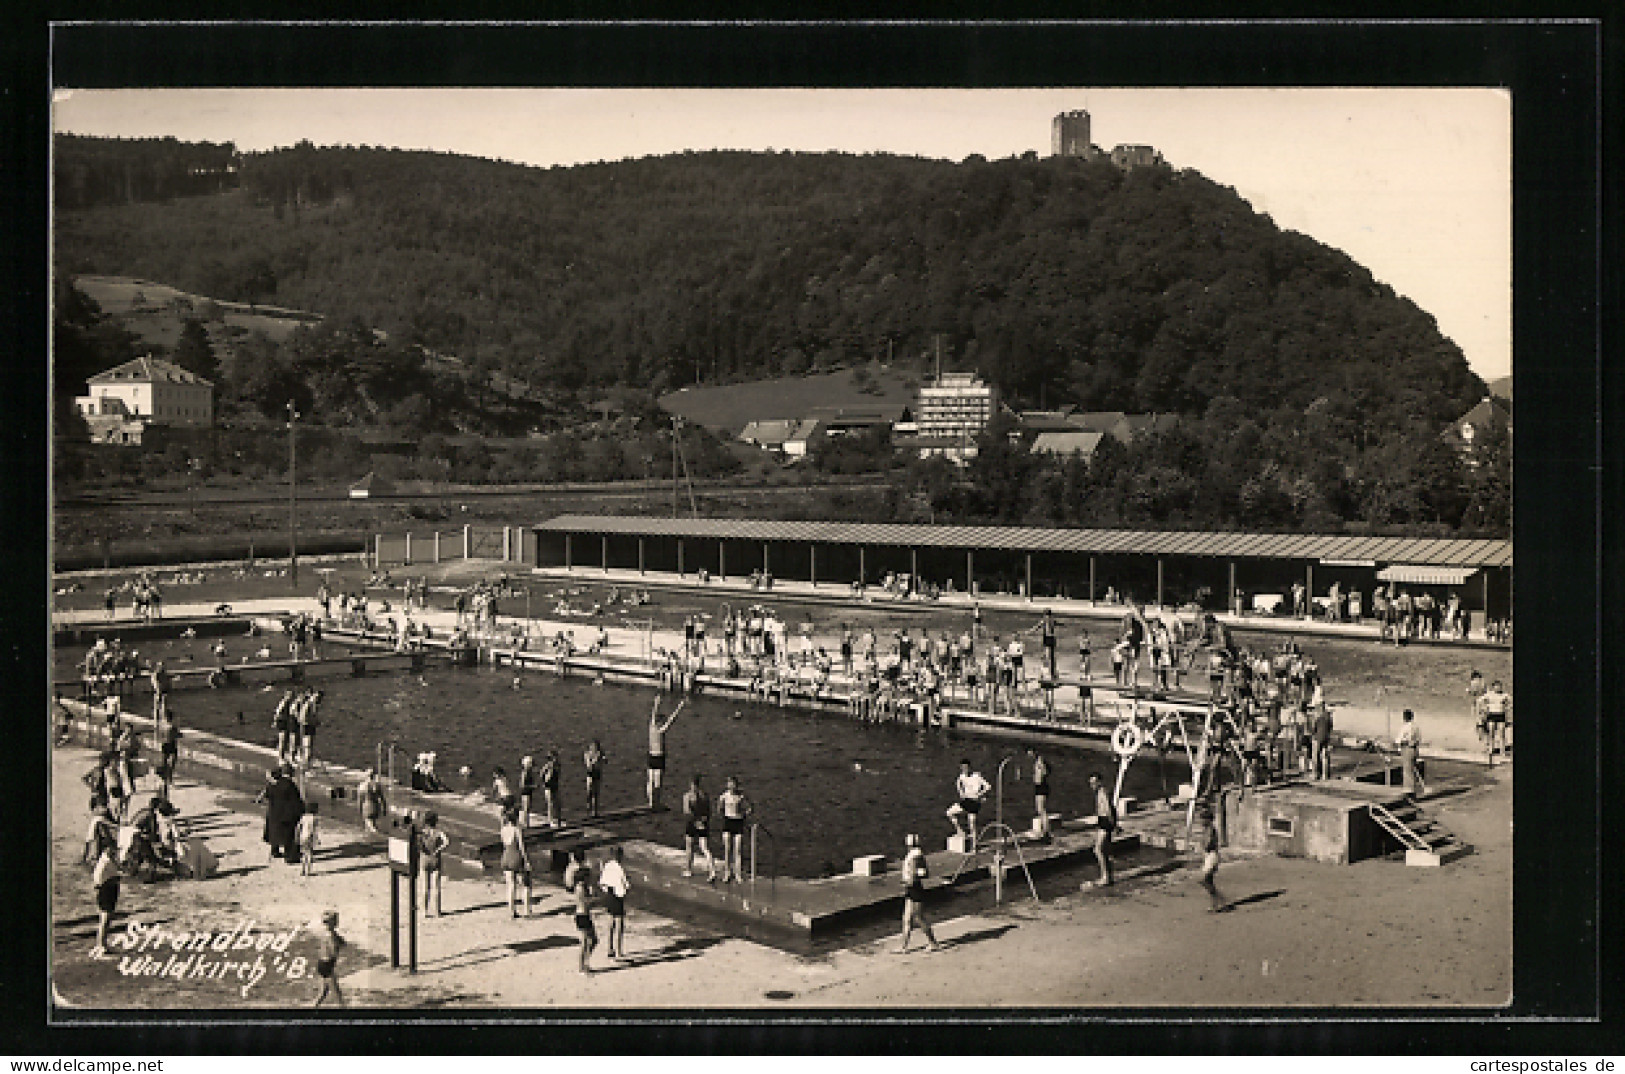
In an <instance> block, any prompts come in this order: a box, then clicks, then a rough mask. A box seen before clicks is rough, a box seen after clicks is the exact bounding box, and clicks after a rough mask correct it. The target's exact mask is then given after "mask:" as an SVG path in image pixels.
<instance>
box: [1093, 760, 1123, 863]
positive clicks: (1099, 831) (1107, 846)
mask: <svg viewBox="0 0 1625 1074" xmlns="http://www.w3.org/2000/svg"><path fill="white" fill-rule="evenodd" d="M1089 790H1090V791H1092V792H1093V793H1094V796H1095V820H1096V823H1097V827H1096V829H1095V860H1096V861H1097V862H1099V863H1100V885H1101V886H1102V887H1110V886H1111V884H1112V858H1111V849H1112V833H1113V832H1115V831H1117V803H1116V802H1113V801H1112V796H1111V794H1110V793H1108V792H1107V790H1106V785H1105V784H1104V783H1102V782H1101V781H1100V774H1099V773H1098V772H1091V773H1089Z"/></svg>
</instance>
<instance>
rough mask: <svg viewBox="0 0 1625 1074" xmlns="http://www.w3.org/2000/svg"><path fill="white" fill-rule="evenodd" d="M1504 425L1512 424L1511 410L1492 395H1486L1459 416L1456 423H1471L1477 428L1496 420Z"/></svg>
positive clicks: (1486, 427)
mask: <svg viewBox="0 0 1625 1074" xmlns="http://www.w3.org/2000/svg"><path fill="white" fill-rule="evenodd" d="M1498 421H1499V422H1501V423H1502V424H1505V425H1511V424H1512V410H1511V409H1510V408H1509V407H1508V406H1507V405H1506V403H1504V402H1502V401H1501V400H1500V399H1497V398H1496V397H1495V396H1493V395H1486V396H1485V397H1484V399H1483V401H1482V402H1480V403H1479V404H1478V405H1477V406H1475V407H1473V409H1471V410H1469V411H1468V412H1467V413H1465V414H1463V415H1462V416H1461V419H1460V420H1459V421H1457V422H1456V424H1457V425H1472V426H1474V427H1476V428H1479V429H1488V428H1490V427H1491V426H1492V425H1494V424H1495V423H1496V422H1498Z"/></svg>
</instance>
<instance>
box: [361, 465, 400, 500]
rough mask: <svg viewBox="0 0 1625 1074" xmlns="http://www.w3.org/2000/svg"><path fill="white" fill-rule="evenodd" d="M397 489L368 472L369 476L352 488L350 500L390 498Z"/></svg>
mask: <svg viewBox="0 0 1625 1074" xmlns="http://www.w3.org/2000/svg"><path fill="white" fill-rule="evenodd" d="M394 491H395V489H394V487H393V486H391V485H390V483H389V482H388V481H385V480H384V479H383V478H381V477H379V476H378V475H377V474H375V473H373V472H371V471H368V473H367V476H366V477H363V478H362V479H361V480H360V481H357V482H356V483H355V484H353V485H351V486H350V499H352V500H366V499H370V498H371V497H373V496H388V495H389V494H390V493H392V492H394Z"/></svg>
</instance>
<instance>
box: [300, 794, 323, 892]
mask: <svg viewBox="0 0 1625 1074" xmlns="http://www.w3.org/2000/svg"><path fill="white" fill-rule="evenodd" d="M316 812H317V808H316V803H315V802H307V803H305V815H304V816H302V817H300V818H299V827H298V828H297V829H295V830H294V833H293V838H294V842H296V843H298V844H299V875H300V876H309V875H310V866H311V863H312V862H313V861H315V860H316V848H317V847H318V846H320V845H321V844H320V841H319V839H318V837H317V831H316V830H317V827H318V821H317V817H316Z"/></svg>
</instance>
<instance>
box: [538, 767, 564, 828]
mask: <svg viewBox="0 0 1625 1074" xmlns="http://www.w3.org/2000/svg"><path fill="white" fill-rule="evenodd" d="M560 767H562V766H561V765H560V764H559V751H558V750H556V749H552V748H551V747H550V748H549V749H548V751H547V760H545V761H543V762H542V795H543V796H544V797H545V798H546V799H547V826H548V827H549V828H557V827H558V826H559V823H560V821H561V819H562V818H561V816H560V812H559V781H560V773H559V769H560Z"/></svg>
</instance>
